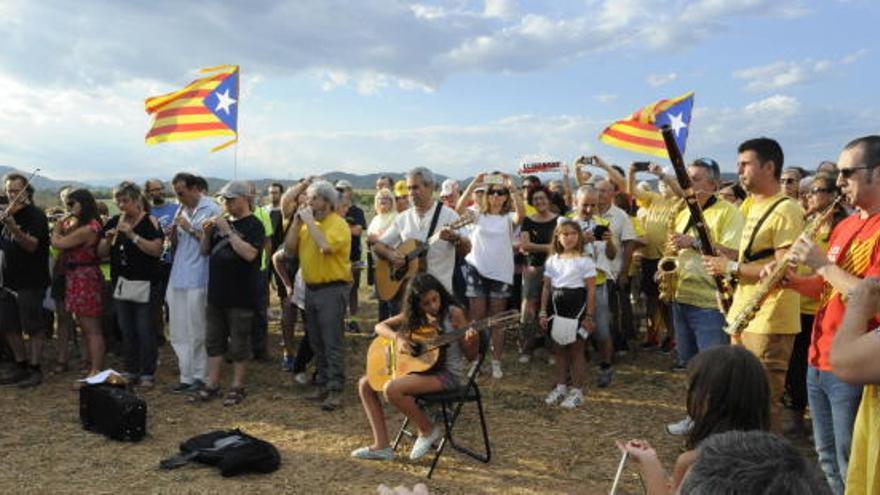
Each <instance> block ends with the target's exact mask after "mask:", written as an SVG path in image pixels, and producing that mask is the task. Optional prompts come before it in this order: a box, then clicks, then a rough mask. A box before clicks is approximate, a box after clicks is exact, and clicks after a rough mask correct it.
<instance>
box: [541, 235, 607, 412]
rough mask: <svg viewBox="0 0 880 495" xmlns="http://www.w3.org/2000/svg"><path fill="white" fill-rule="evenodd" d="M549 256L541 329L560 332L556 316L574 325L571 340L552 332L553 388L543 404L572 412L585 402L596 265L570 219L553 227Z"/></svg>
mask: <svg viewBox="0 0 880 495" xmlns="http://www.w3.org/2000/svg"><path fill="white" fill-rule="evenodd" d="M551 253H552V254H551V255H550V257H549V258H547V262H546V263H545V264H544V289H543V292H542V293H541V312H540V313H539V322H540V324H541V328H543V329H544V331H545V332H546V331H547V330H548V329H550V328H552V326H557V328H555V329H554V330H560V329H561V328H562V327H563V325H564V321H563V320H562V319H560V318H559V317H563V318H564V319H569V318H572V319H575V320H576V321H577V324H576V330H575V332H576V333H575V335H574V339H573V341H571V340H570V339H565V338H564V337H565V336H564V335H562V332H559V333H557V332H556V331H552V332H551V336H552V337H553V338H552V340H553V341H554V342H553V343H554V351H555V353H556V387H555V388H554V389H553V390H552V391H551V392H550V394H549V395H548V396H547V399H546V400H545V402H547V404H549V405H552V404H555V403H556V402H558V401H559V400H560V399H562V404H561V406H562V407H564V408H566V409H573V408H575V407H577V406H579V405H581V404H582V403H583V402H584V394H583V386H584V380H585V379H586V371H587V362H586V359H585V358H584V343H585V342H586V339H587V337H588V336H589V334H590V333H592V332H593V330H594V326H593V314H594V312H595V310H596V265H595V263H593V260H592V259H590V258H589V257H587V256H585V255H584V234H583V232H582V231H581V229H580V226H579V225H578V224H577V222H575V221H573V220H565V221H563V222H560V223H559V225H557V226H556V230H555V231H554V232H553V243H552V245H551ZM551 297H552V302H551ZM548 309H552V310H553V318H552V320H553V321H552V325H551V324H549V323H551V322H550V318H548V317H547V312H548ZM569 336H570V335H569ZM560 337H563V338H564V340H565V341H566V343H564V345H560V344H559V342H557V340H559V339H560ZM569 368H570V370H569ZM569 371H570V372H571V381H572V388H571V389H570V390H569V389H568V387H567V386H566V382H567V378H568V376H569Z"/></svg>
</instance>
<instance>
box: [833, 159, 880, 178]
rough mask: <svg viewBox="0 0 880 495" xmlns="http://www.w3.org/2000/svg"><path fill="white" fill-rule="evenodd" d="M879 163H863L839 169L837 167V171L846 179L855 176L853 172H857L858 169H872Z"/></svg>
mask: <svg viewBox="0 0 880 495" xmlns="http://www.w3.org/2000/svg"><path fill="white" fill-rule="evenodd" d="M877 165H880V163H878V164H875V165H861V166H858V167H849V168H839V169H837V172H838V173H839V174H840V176H841V177H843V178H844V179H849V178H850V177H852V176H853V174H855V173H856V171H857V170H868V169H872V168H874V167H876V166H877Z"/></svg>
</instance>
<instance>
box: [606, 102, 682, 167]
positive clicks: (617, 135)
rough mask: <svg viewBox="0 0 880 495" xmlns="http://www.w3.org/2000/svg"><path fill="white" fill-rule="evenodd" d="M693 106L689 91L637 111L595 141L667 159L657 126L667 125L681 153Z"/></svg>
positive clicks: (664, 145)
mask: <svg viewBox="0 0 880 495" xmlns="http://www.w3.org/2000/svg"><path fill="white" fill-rule="evenodd" d="M693 107H694V92H693V91H691V92H689V93H687V94H685V95H682V96H679V97H678V98H672V99H669V100H660V101H656V102H654V103H652V104H650V105H647V106H645V107H643V108H641V109H640V110H637V111H636V112H635V113H633V114H632V115H631V116H629V118H626V119H623V120H618V121H617V122H615V123H613V124H611V125H610V126H608V127H606V128H605V130H604V131H602V133H601V134H599V140H600V141H602V142H603V143H605V144H609V145H611V146H616V147H618V148H623V149H627V150H630V151H635V152H636V153H645V154H648V155H654V156H658V157H660V158H669V154H668V153H667V152H666V144H665V143H664V142H663V136H662V135H661V134H660V127H662V126H664V125H669V126H671V127H672V130H673V131H674V132H675V141H676V143H677V144H678V149H679V150H681V152H682V154H684V148H685V144H686V143H687V137H688V130H689V126H690V124H691V110H692V109H693Z"/></svg>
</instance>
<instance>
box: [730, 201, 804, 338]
mask: <svg viewBox="0 0 880 495" xmlns="http://www.w3.org/2000/svg"><path fill="white" fill-rule="evenodd" d="M782 197H783V194H782V193H779V194H776V195H775V196H773V197H771V198H767V199H764V200H762V201H760V202H758V201H755V199H754V197H752V196H749V197H748V198H746V200H745V201H743V204H742V206H740V211H741V212H742V214H743V217H744V218H745V227H743V233H742V238H741V240H740V245H739V261H740V263H744V262H745V261H744V259H743V258H744V256H745V254H744V251H745V249H746V248H747V247H748V243H749V239H751V237H752V231H753V230H754V229H755V226H756V224H757V223H758V220H760V219H761V217H763V216H764V212H765V211H767V209H768V208H769V207H770V206H772V205H773V203H775V202H776V201H777V200H779V199H780V198H782ZM803 230H804V210H803V208H801V206H800V205H799V204H798V202H797V201H794V200H786V201H783V202H782V203H780V204H779V205H778V206H776V208H775V209H774V210H773V212H772V213H770V216H768V217H767V219H766V220H764V223H763V224H762V225H761V229H760V230H759V231H758V233H757V235H756V236H755V242H754V243H752V249H751V250H752V253H757V252H760V251H763V250H765V249H780V248H787V247H790V246H791V245H792V244H793V243H794V241H795V240H796V239H797V237H798V236H799V235H800V234H801V232H803ZM756 261H758V262H760V263H769V262H770V261H773V256H772V255H771V256H767V257H766V258H763V259H760V260H756ZM759 284H760V281H759V280H750V281H744V280H742V279H740V281H739V285H737V287H736V292H735V293H734V295H733V305H732V306H731V308H730V311H729V312H728V313H727V320H728V322H729V321H731V320H732V319H733V318H734V317H735V316H736V315H738V314H739V313H740V312H741V311H743V310H744V309H745V306H746V304H747V303H748V300H749V299H751V297H752V296H753V295H754V294H755V293H756V292H757V290H758V286H759ZM800 308H801V307H800V297H799V296H798V293H797V292H795V291H794V290H792V289H774V290H772V291H771V292H770V295H769V296H767V298H766V299H765V300H764V302H763V303H762V304H761V308H760V309H759V310H758V312H757V314H756V315H755V317H754V318H753V319H752V321H750V322H749V325H748V326H747V327H746V328H745V331H747V332H752V333H760V334H795V333H798V332H800V331H801V318H800Z"/></svg>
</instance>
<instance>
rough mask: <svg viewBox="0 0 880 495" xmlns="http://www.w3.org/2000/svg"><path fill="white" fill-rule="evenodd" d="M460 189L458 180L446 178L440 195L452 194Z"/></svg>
mask: <svg viewBox="0 0 880 495" xmlns="http://www.w3.org/2000/svg"><path fill="white" fill-rule="evenodd" d="M456 189H458V181H457V180H455V179H446V180H444V181H443V184H442V185H441V186H440V196H441V197H442V196H451V195H452V194H453V193H454V192H455V190H456Z"/></svg>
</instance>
